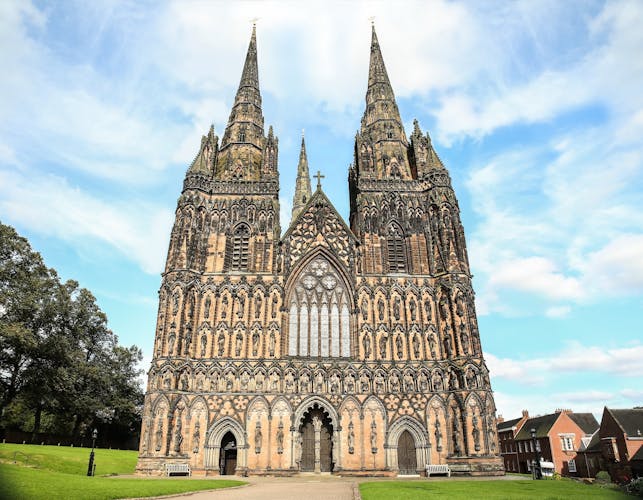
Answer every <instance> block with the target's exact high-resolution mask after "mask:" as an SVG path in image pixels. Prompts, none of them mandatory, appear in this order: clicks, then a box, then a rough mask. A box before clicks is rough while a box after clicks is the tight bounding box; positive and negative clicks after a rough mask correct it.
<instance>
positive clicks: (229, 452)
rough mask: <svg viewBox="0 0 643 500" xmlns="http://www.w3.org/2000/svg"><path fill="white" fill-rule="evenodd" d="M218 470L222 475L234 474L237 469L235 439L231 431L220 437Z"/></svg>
mask: <svg viewBox="0 0 643 500" xmlns="http://www.w3.org/2000/svg"><path fill="white" fill-rule="evenodd" d="M219 465H220V470H221V472H220V473H221V475H222V476H234V475H235V474H236V471H237V440H236V438H235V437H234V434H232V432H226V433H225V435H224V436H223V439H221V459H220V464H219Z"/></svg>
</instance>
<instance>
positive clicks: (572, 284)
mask: <svg viewBox="0 0 643 500" xmlns="http://www.w3.org/2000/svg"><path fill="white" fill-rule="evenodd" d="M489 284H490V285H491V286H492V287H497V288H510V289H513V290H519V291H524V292H533V293H536V294H539V295H542V296H545V297H548V298H552V299H578V298H580V297H582V296H583V289H582V288H581V285H580V283H579V281H578V280H577V279H576V278H573V277H568V276H564V275H563V274H561V273H560V272H559V271H558V270H557V269H556V266H555V264H554V263H553V262H551V261H550V260H548V259H546V258H543V257H527V258H523V259H515V260H511V261H506V262H503V263H501V264H500V265H499V266H497V267H496V270H495V272H494V273H493V274H492V275H491V276H490V278H489Z"/></svg>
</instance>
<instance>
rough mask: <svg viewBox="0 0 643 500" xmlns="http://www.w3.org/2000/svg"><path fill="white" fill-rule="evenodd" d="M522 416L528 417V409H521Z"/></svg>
mask: <svg viewBox="0 0 643 500" xmlns="http://www.w3.org/2000/svg"><path fill="white" fill-rule="evenodd" d="M522 416H523V417H524V418H529V411H527V410H522Z"/></svg>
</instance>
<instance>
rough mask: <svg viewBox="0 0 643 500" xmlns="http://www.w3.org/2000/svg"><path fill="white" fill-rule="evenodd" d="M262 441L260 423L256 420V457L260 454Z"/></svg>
mask: <svg viewBox="0 0 643 500" xmlns="http://www.w3.org/2000/svg"><path fill="white" fill-rule="evenodd" d="M262 441H263V433H262V432H261V422H260V421H259V420H257V425H255V453H256V454H257V455H259V453H261V442H262Z"/></svg>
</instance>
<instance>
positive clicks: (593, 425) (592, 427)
mask: <svg viewBox="0 0 643 500" xmlns="http://www.w3.org/2000/svg"><path fill="white" fill-rule="evenodd" d="M567 416H568V417H569V418H571V419H572V420H573V421H574V422H576V425H578V427H580V428H581V429H583V432H584V433H585V434H593V433H594V431H596V429H598V428H599V427H600V426H599V425H598V422H597V421H596V417H594V415H592V414H591V413H568V414H567Z"/></svg>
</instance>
